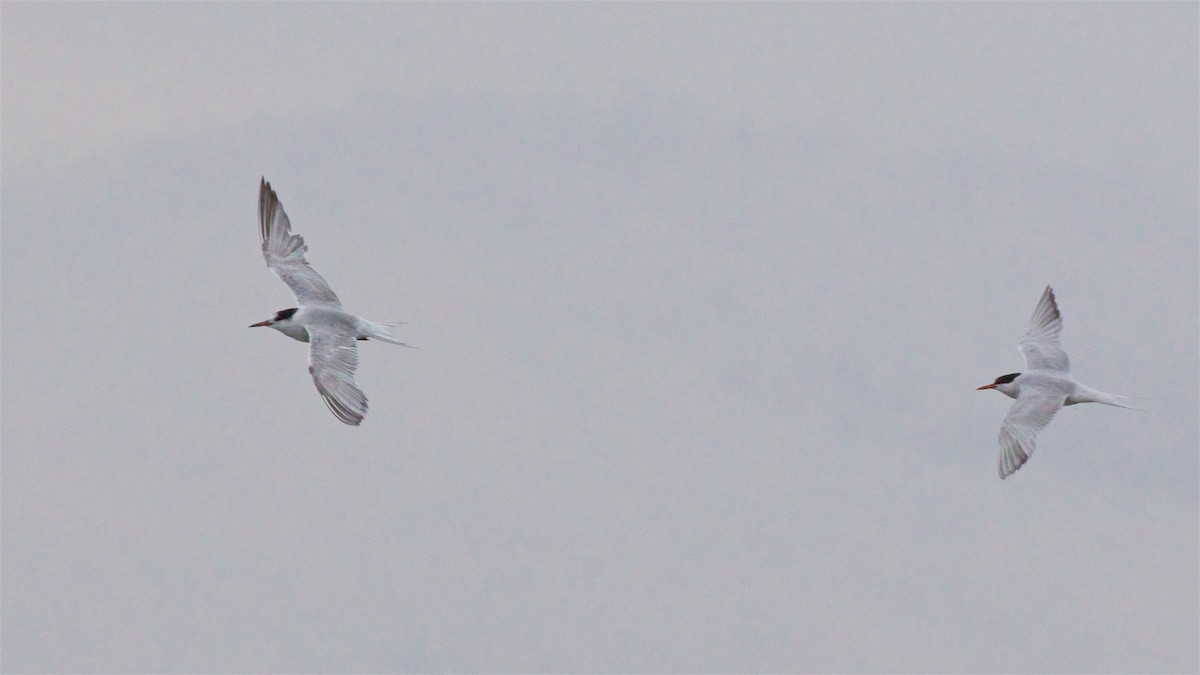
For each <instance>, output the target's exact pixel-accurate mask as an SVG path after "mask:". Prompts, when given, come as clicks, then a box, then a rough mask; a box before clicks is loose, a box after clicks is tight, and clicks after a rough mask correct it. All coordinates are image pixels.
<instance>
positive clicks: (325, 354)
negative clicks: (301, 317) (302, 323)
mask: <svg viewBox="0 0 1200 675" xmlns="http://www.w3.org/2000/svg"><path fill="white" fill-rule="evenodd" d="M308 336H309V353H308V372H309V373H311V374H312V378H313V383H314V384H316V385H317V392H319V393H320V394H321V398H322V399H323V400H324V401H325V405H326V406H328V407H329V410H330V411H331V412H332V413H333V414H334V416H335V417H337V418H338V419H339V420H341V421H343V422H345V423H346V424H353V425H358V424H359V423H361V422H362V421H363V417H364V416H365V415H366V414H367V397H366V395H365V394H363V393H362V390H361V389H359V388H358V385H357V384H355V383H354V370H355V369H356V368H358V346H357V345H356V343H355V338H354V336H353V335H350V334H346V333H338V332H336V331H334V330H331V329H324V328H319V327H313V326H309V327H308Z"/></svg>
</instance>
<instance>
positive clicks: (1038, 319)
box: [1020, 286, 1071, 373]
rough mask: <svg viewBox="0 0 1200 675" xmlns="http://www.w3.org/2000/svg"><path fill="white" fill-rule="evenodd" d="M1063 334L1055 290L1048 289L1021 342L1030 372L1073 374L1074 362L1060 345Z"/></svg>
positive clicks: (1035, 310) (1022, 351) (1034, 312)
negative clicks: (1042, 371)
mask: <svg viewBox="0 0 1200 675" xmlns="http://www.w3.org/2000/svg"><path fill="white" fill-rule="evenodd" d="M1061 332H1062V317H1061V316H1060V315H1059V313H1058V303H1057V302H1055V301H1054V289H1052V288H1050V287H1049V286H1047V287H1046V290H1045V292H1043V293H1042V299H1041V300H1040V301H1039V302H1038V305H1037V308H1036V309H1034V310H1033V318H1031V319H1030V320H1029V330H1028V331H1026V332H1025V337H1023V338H1021V344H1020V349H1021V353H1022V354H1024V355H1025V364H1026V366H1027V367H1028V369H1029V370H1054V371H1058V372H1060V373H1069V372H1070V371H1071V360H1070V359H1069V358H1067V353H1066V352H1064V351H1063V350H1062V347H1061V346H1059V343H1058V334H1059V333H1061Z"/></svg>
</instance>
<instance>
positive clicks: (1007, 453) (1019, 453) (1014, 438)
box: [996, 390, 1063, 478]
mask: <svg viewBox="0 0 1200 675" xmlns="http://www.w3.org/2000/svg"><path fill="white" fill-rule="evenodd" d="M1062 404H1063V397H1062V395H1061V394H1057V393H1053V392H1038V391H1026V390H1023V391H1022V392H1021V395H1020V396H1019V397H1018V398H1017V400H1016V401H1015V402H1014V403H1013V405H1012V408H1009V410H1008V414H1007V415H1005V416H1004V422H1003V423H1002V424H1001V425H1000V455H999V457H997V460H996V463H997V468H998V469H999V471H1000V477H1001V478H1008V477H1009V476H1010V475H1012V473H1013V472H1014V471H1016V470H1017V469H1019V468H1021V466H1022V465H1024V464H1025V462H1027V461H1029V456H1030V455H1032V454H1033V449H1034V447H1035V446H1036V444H1037V435H1038V433H1039V432H1040V431H1041V430H1042V429H1045V428H1046V425H1047V424H1050V420H1052V419H1054V415H1055V413H1057V412H1058V410H1059V408H1062Z"/></svg>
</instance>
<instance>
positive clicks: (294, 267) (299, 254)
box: [258, 178, 342, 308]
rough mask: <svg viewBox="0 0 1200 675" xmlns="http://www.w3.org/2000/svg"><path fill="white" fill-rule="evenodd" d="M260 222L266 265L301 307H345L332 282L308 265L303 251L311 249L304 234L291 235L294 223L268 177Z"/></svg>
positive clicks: (262, 188)
mask: <svg viewBox="0 0 1200 675" xmlns="http://www.w3.org/2000/svg"><path fill="white" fill-rule="evenodd" d="M258 225H259V234H260V235H261V236H262V250H263V257H264V258H266V259H267V267H269V268H270V269H271V271H272V272H274V273H275V276H277V277H279V278H280V279H281V280H282V281H283V283H285V284H287V287H288V288H290V289H292V293H293V294H294V295H295V296H296V302H297V303H299V304H300V306H301V307H303V306H305V305H326V306H330V307H339V308H340V307H341V306H342V303H341V301H340V300H338V297H337V295H335V294H334V292H333V289H332V288H330V287H329V283H328V282H327V281H325V280H324V279H323V278H321V275H320V274H317V271H316V270H314V269H313V268H311V267H309V266H308V261H307V260H305V259H304V252H305V251H307V250H308V246H306V245H305V244H304V237H301V236H300V235H298V234H292V224H291V223H290V222H289V221H288V217H287V214H286V213H284V211H283V204H280V203H279V197H277V196H276V195H275V191H274V190H272V189H271V184H270V183H268V182H267V181H266V179H265V178H264V179H262V182H261V183H260V184H259V186H258Z"/></svg>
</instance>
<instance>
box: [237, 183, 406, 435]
mask: <svg viewBox="0 0 1200 675" xmlns="http://www.w3.org/2000/svg"><path fill="white" fill-rule="evenodd" d="M258 225H259V234H260V235H261V237H262V252H263V257H264V258H266V260H267V267H268V268H269V269H270V270H271V271H272V272H274V273H275V276H277V277H279V279H280V280H281V281H283V283H285V284H287V287H288V288H290V289H292V293H293V294H294V295H295V296H296V304H297V305H300V306H299V307H291V308H289V309H281V310H279V311H278V312H275V316H274V317H273V318H270V319H267V320H266V321H259V322H258V323H256V324H251V325H250V327H251V328H258V327H259V326H269V327H271V328H274V329H275V330H277V331H279V332H280V333H283V334H284V335H286V336H288V337H290V338H292V339H294V340H299V341H300V342H307V343H309V351H308V372H309V374H311V375H312V379H313V384H315V385H316V386H317V392H318V393H320V394H321V400H323V401H325V405H326V406H328V407H329V410H330V411H331V412H332V413H333V414H334V416H335V417H337V418H338V419H339V420H341V421H342V422H345V423H346V424H351V425H356V426H357V425H358V424H360V423H362V421H363V417H364V416H365V415H366V414H367V397H366V395H364V394H363V392H362V390H361V389H359V388H358V385H357V384H355V383H354V370H355V369H356V368H358V346H357V341H358V340H366V339H368V338H374V339H376V340H380V341H382V342H389V343H391V344H394V345H401V346H403V347H411V346H412V345H407V344H404V343H403V342H401V341H399V340H397V339H396V337H395V336H394V335H392V332H391V329H392V327H393V326H398V325H400V324H399V323H375V322H373V321H367V320H366V319H364V318H362V317H359V316H355V315H353V314H350V313H348V312H345V311H343V310H342V302H341V301H340V300H338V297H337V295H336V294H334V292H333V289H332V288H330V287H329V283H328V282H326V281H325V279H324V278H323V277H321V275H320V274H317V271H316V270H314V269H313V268H312V267H310V266H309V264H308V261H307V260H305V258H304V252H305V251H307V250H308V246H307V245H306V244H305V243H304V238H303V237H301V236H300V235H298V234H292V224H291V222H289V221H288V217H287V214H286V213H284V211H283V204H280V203H279V197H278V196H276V194H275V191H274V190H272V189H271V184H270V183H268V182H267V181H266V179H265V178H263V179H262V180H261V182H260V183H259V186H258Z"/></svg>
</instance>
